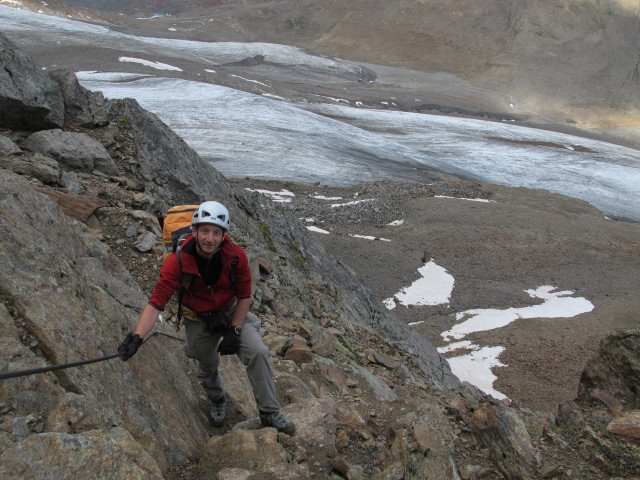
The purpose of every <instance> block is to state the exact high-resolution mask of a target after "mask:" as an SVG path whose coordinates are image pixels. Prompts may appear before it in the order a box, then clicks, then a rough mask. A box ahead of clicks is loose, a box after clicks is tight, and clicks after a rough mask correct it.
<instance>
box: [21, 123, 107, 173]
mask: <svg viewBox="0 0 640 480" xmlns="http://www.w3.org/2000/svg"><path fill="white" fill-rule="evenodd" d="M24 146H25V148H28V149H29V150H31V151H33V152H37V153H41V154H42V155H46V156H48V157H51V158H54V159H56V160H57V161H58V162H59V163H60V164H61V165H62V166H64V167H67V168H70V169H72V170H80V171H84V172H91V171H93V170H94V169H95V170H98V171H99V172H102V173H105V174H107V175H117V173H118V168H117V167H116V164H115V162H114V161H113V159H112V158H111V155H109V152H108V151H107V149H106V148H105V147H104V146H102V144H101V143H100V142H98V141H97V140H94V139H93V138H91V137H90V136H89V135H87V134H86V133H75V132H65V131H63V130H60V129H54V130H44V131H41V132H36V133H33V134H31V135H29V137H28V138H27V140H26V141H25V144H24Z"/></svg>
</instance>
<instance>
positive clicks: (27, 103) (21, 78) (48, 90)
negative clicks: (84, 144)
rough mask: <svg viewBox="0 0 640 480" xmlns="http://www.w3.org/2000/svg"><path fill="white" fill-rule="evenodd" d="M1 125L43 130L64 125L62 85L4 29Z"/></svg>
mask: <svg viewBox="0 0 640 480" xmlns="http://www.w3.org/2000/svg"><path fill="white" fill-rule="evenodd" d="M0 64H1V65H2V66H3V68H0V128H12V129H16V130H31V131H36V130H42V129H46V128H55V127H62V126H63V125H64V100H63V98H62V92H61V91H60V86H59V85H58V83H57V82H55V81H54V80H53V79H52V78H51V77H50V76H49V75H48V74H47V73H46V72H44V71H42V70H41V69H40V68H38V67H37V66H36V64H35V63H34V62H33V60H31V58H29V57H27V56H26V55H24V54H23V53H21V52H20V51H19V50H17V49H16V48H15V46H14V45H13V43H12V42H11V41H10V40H9V39H8V38H7V37H6V36H5V35H4V34H2V33H0Z"/></svg>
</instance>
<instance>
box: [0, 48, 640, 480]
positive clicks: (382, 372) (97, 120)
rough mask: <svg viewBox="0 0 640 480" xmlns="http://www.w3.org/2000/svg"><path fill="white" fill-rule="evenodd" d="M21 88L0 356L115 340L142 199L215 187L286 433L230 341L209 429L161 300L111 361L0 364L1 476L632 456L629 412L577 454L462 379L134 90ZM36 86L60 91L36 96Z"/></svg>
mask: <svg viewBox="0 0 640 480" xmlns="http://www.w3.org/2000/svg"><path fill="white" fill-rule="evenodd" d="M0 47H1V48H2V52H3V59H5V58H6V59H7V60H6V62H7V64H6V65H5V69H4V71H7V65H10V66H11V68H13V69H14V71H15V70H16V68H17V67H16V65H17V63H16V62H15V60H14V59H15V58H22V57H21V56H20V54H19V53H17V52H15V50H14V48H13V46H12V45H11V44H10V43H8V42H7V41H6V39H4V37H0ZM18 64H19V65H20V68H21V70H20V71H19V72H18V71H15V72H14V75H13V78H21V79H24V81H25V82H26V83H30V84H31V87H30V88H37V87H36V86H37V85H40V84H39V80H41V79H42V75H41V72H40V71H39V70H38V69H37V68H36V67H35V65H33V64H32V63H30V62H29V61H28V59H25V58H22V60H21V61H20V62H19V63H18ZM53 79H55V80H53ZM51 82H53V83H51ZM54 85H57V87H54ZM40 89H41V90H38V91H37V92H35V90H34V91H30V93H27V92H26V91H25V90H24V89H22V90H21V89H18V88H16V87H15V85H13V84H7V85H5V84H2V85H0V104H3V103H2V102H5V104H7V105H8V104H10V103H11V102H13V103H11V105H13V107H12V108H15V109H16V111H17V110H20V111H25V112H27V113H28V115H26V114H25V115H22V114H17V115H15V116H10V117H7V118H5V119H4V121H5V123H4V124H3V125H2V128H3V130H2V131H0V166H1V167H2V168H1V169H0V211H2V215H0V231H2V232H3V240H2V243H0V295H1V296H2V304H0V352H2V355H1V357H0V372H16V371H21V370H26V369H31V368H37V367H43V366H47V365H59V364H65V363H71V362H77V361H80V360H88V359H93V358H102V357H106V356H109V355H112V354H114V353H115V352H116V350H117V346H118V345H119V343H120V341H121V340H122V338H123V337H124V335H125V334H126V333H127V332H128V331H129V330H130V328H131V327H132V325H133V324H134V323H135V321H136V320H137V316H138V314H139V311H140V309H141V308H142V307H143V306H144V305H145V303H146V300H147V294H148V292H149V291H150V289H151V287H152V285H153V284H154V282H155V279H156V275H157V269H158V267H159V265H160V263H161V259H162V248H161V239H160V228H159V224H158V220H157V218H156V215H157V214H158V213H161V212H163V211H164V210H165V209H166V208H167V206H169V205H173V204H187V203H190V204H192V203H199V202H201V201H203V200H205V199H206V200H211V199H215V200H218V201H221V202H223V203H225V204H227V205H229V206H230V209H231V212H232V218H233V225H232V233H233V236H234V238H235V239H236V240H237V241H238V243H240V244H241V245H242V246H243V247H244V248H246V250H247V251H248V253H249V254H250V256H251V257H252V258H253V259H254V261H253V264H254V267H255V268H254V272H255V275H254V277H255V294H254V299H253V305H252V308H253V310H254V311H255V312H256V313H257V314H258V315H259V316H260V318H261V320H262V322H263V328H264V331H265V343H266V344H267V345H268V346H269V349H270V352H271V356H272V360H273V364H274V372H275V377H276V386H277V389H278V396H279V398H280V400H281V403H282V404H283V408H284V410H285V412H286V413H287V414H288V415H289V416H291V418H292V419H293V420H294V422H295V423H296V426H297V433H296V435H295V436H294V437H289V436H287V435H279V434H277V433H276V432H275V431H274V430H273V429H264V428H261V425H260V423H259V420H258V417H257V412H256V409H255V404H254V402H253V399H252V398H250V397H251V395H247V392H248V391H249V390H250V387H249V384H248V380H247V378H246V375H245V374H244V372H243V367H242V365H241V364H240V362H239V361H238V360H237V359H236V358H225V359H224V361H223V366H222V369H221V374H222V376H223V380H224V381H225V385H226V388H227V391H228V394H229V397H230V404H229V410H230V412H229V417H230V419H229V422H230V423H231V424H233V425H234V426H233V430H231V429H230V428H229V427H228V426H225V427H223V428H220V429H216V428H213V427H211V426H210V425H209V423H208V421H207V417H206V415H207V411H208V404H207V401H206V399H205V398H204V397H203V392H202V390H201V388H200V386H199V385H197V382H196V381H194V375H193V365H191V364H190V363H189V362H188V361H187V360H186V358H185V356H184V353H183V351H182V342H181V335H183V333H182V331H181V330H180V331H176V329H175V328H174V325H175V323H174V322H173V320H174V318H173V312H174V311H173V309H172V308H169V309H168V310H167V311H166V312H165V320H167V321H166V322H161V323H159V324H158V325H157V327H156V331H155V332H157V333H154V335H152V336H150V337H149V338H148V341H147V342H145V344H144V345H143V346H142V347H141V349H140V352H139V353H138V354H137V355H136V356H135V357H133V358H132V359H130V360H129V361H128V362H126V363H124V362H122V361H120V360H119V359H118V358H114V359H111V360H105V361H100V362H96V363H92V364H90V365H85V366H82V367H74V368H67V369H62V370H56V371H54V372H48V373H40V374H37V375H19V376H16V377H15V378H6V379H2V380H0V445H1V447H2V448H1V449H0V450H1V453H0V476H2V477H3V478H36V479H38V478H42V479H44V478H61V479H62V478H79V477H82V478H87V479H92V478H95V479H98V478H105V477H110V478H127V479H128V478H145V479H146V478H163V477H164V478H185V476H190V475H193V476H198V477H201V478H204V477H207V478H220V479H222V478H229V479H230V478H300V479H303V478H318V479H320V478H328V477H330V476H332V475H336V474H339V475H341V476H342V477H344V478H349V479H358V478H371V479H377V480H382V479H385V478H398V479H400V478H416V479H418V478H440V479H458V478H465V479H471V478H481V477H490V478H540V477H541V476H543V474H546V473H549V472H555V471H559V470H562V469H564V470H565V471H569V472H570V471H571V469H572V468H574V469H576V470H575V472H577V471H578V470H577V468H578V466H579V465H583V464H585V463H586V464H587V465H588V466H589V469H588V472H587V473H586V474H585V475H583V476H581V477H580V478H587V479H596V478H603V476H606V475H607V474H609V473H610V472H620V471H622V470H623V468H625V469H626V472H627V473H629V472H631V471H633V472H634V473H640V471H639V470H638V468H637V466H638V456H637V452H635V451H634V450H633V447H632V444H631V443H629V442H628V441H627V440H626V439H627V437H628V435H627V432H628V431H629V429H630V427H629V424H630V423H631V424H632V422H633V421H634V418H635V417H628V418H627V422H626V423H622V424H621V423H618V424H614V425H612V426H611V428H610V432H612V434H613V435H615V436H617V437H616V438H618V439H619V440H618V441H619V442H620V445H624V446H627V450H625V452H624V456H623V457H621V458H622V460H620V461H617V460H615V456H614V455H611V456H609V457H607V458H610V460H609V461H608V463H603V462H600V461H594V462H593V464H592V463H591V457H590V456H589V452H588V451H580V450H578V449H577V448H574V447H573V446H570V445H571V444H570V442H571V439H567V440H564V439H563V438H562V437H560V435H559V434H556V433H555V432H552V430H551V429H550V428H549V427H550V426H551V425H552V423H551V420H550V419H549V418H547V417H545V416H540V415H536V414H533V413H531V412H529V413H528V414H525V413H523V412H522V411H520V410H517V409H514V408H511V407H509V406H507V405H505V404H503V403H501V402H496V401H495V400H492V399H491V398H488V397H486V396H484V395H483V394H481V393H480V392H478V391H476V390H475V389H473V388H472V387H471V386H468V385H466V386H465V385H461V384H460V382H459V381H458V379H457V378H455V377H454V376H453V375H452V374H451V371H450V369H449V367H448V364H447V362H446V361H445V360H444V359H443V358H442V357H441V356H440V355H439V354H438V353H437V351H436V350H435V348H434V347H433V346H432V345H430V344H429V343H428V342H426V341H425V340H424V339H423V338H422V337H420V336H419V335H417V334H416V333H414V332H412V331H410V330H409V329H408V328H407V327H406V326H405V325H404V324H402V323H401V322H399V321H398V320H397V319H396V318H395V317H393V316H391V314H390V313H389V312H388V311H387V310H386V309H385V308H384V307H383V306H382V305H380V304H378V303H377V302H375V301H374V300H373V299H372V295H371V293H370V292H369V291H368V290H367V288H365V286H364V285H363V284H362V282H361V281H360V280H359V279H358V278H357V277H356V275H355V274H354V272H353V271H352V270H351V269H350V268H349V267H348V266H346V265H345V264H343V263H341V262H339V261H338V260H336V259H335V258H331V257H329V256H328V255H327V254H326V252H325V250H324V248H323V247H322V245H321V244H319V243H317V242H315V241H314V240H313V239H312V238H311V237H310V236H309V234H308V232H307V230H306V228H305V227H304V226H303V225H302V224H301V222H300V221H299V220H297V219H296V218H294V217H292V216H291V215H290V214H289V213H288V212H286V211H285V210H284V209H283V208H282V207H281V206H278V205H276V204H273V203H271V202H270V201H269V200H268V199H266V198H265V197H263V196H261V195H259V194H257V193H255V194H249V193H246V192H243V191H239V190H235V189H233V188H232V187H231V185H230V184H229V182H227V180H226V179H225V178H224V177H223V176H221V175H220V174H219V173H218V172H217V171H216V170H215V169H213V168H212V167H211V166H209V165H208V164H207V163H205V162H204V161H203V160H202V159H200V158H199V157H198V155H197V154H196V153H195V152H194V151H193V150H191V149H190V148H189V147H188V146H187V145H186V144H185V143H184V142H183V141H182V140H181V139H180V138H178V137H177V136H176V135H175V134H174V133H173V132H172V131H171V130H169V129H168V128H167V127H166V125H164V124H163V123H162V122H161V121H160V120H159V119H158V118H157V117H156V116H155V115H152V114H150V113H149V112H146V111H144V110H143V109H142V108H140V106H139V105H138V104H137V103H136V102H135V101H131V100H123V101H104V99H101V97H100V96H99V95H96V94H92V93H91V92H87V91H86V90H84V89H82V88H80V87H79V86H78V85H77V84H76V83H74V79H73V77H72V76H70V75H69V74H65V73H63V72H56V74H54V75H53V76H52V77H46V79H43V80H42V85H41V86H40ZM16 92H18V93H16ZM20 92H22V93H20ZM34 92H35V93H37V94H34ZM44 92H48V94H47V95H45V94H44ZM21 95H22V96H21ZM48 95H50V96H51V97H50V98H49V97H48ZM51 98H58V99H64V101H63V102H62V103H60V102H58V108H57V109H53V108H51V107H50V105H51V104H52V101H51ZM34 99H35V100H34ZM17 106H19V108H18V107H17ZM27 117H28V118H29V120H28V121H27V120H26V118H27ZM51 118H57V119H59V120H60V121H59V122H58V123H55V122H53V124H52V121H51V120H50V119H51ZM11 119H13V120H14V123H11ZM62 119H64V121H63V120H62ZM26 124H29V125H30V128H29V129H26V128H25V125H26ZM25 130H26V131H25ZM34 132H35V133H34ZM72 133H73V134H74V135H71V134H72ZM34 135H36V137H35V139H37V142H36V141H35V140H34ZM61 138H62V139H67V141H66V142H64V143H73V146H74V151H75V153H74V158H76V159H81V158H94V157H93V155H95V154H96V152H98V153H99V157H100V159H101V160H100V161H99V162H98V163H97V164H96V162H95V160H94V163H93V165H90V164H89V165H85V164H83V163H81V162H78V161H69V160H68V158H67V157H65V156H64V155H62V154H60V150H63V146H64V144H61V142H60V139H61ZM98 144H99V145H100V146H101V147H102V148H100V147H98ZM34 150H37V152H35V151H34ZM91 152H94V153H93V154H92V153H91ZM105 152H106V155H105ZM154 236H155V242H154V241H153V240H154ZM142 245H144V247H143V248H142V247H141V246H142ZM169 337H173V338H169ZM635 341H637V339H636V340H633V339H630V342H631V343H632V344H634V342H635ZM628 350H629V351H630V352H633V355H637V349H636V350H633V349H628ZM637 361H638V360H637V358H636V360H635V362H636V363H637ZM614 365H615V362H612V369H613V370H615V368H616V367H615V366H614ZM597 376H598V375H594V377H597ZM629 385H631V384H629ZM629 388H631V387H629ZM624 392H626V390H624ZM624 392H623V391H622V390H620V391H616V392H614V393H615V394H619V395H622V396H624V395H626V394H627V393H628V392H627V393H624ZM625 399H626V397H625ZM627 401H629V400H627ZM571 411H573V412H575V415H582V416H583V417H585V416H587V417H588V416H589V415H590V413H589V410H588V409H587V407H586V406H585V407H582V406H576V407H575V408H574V409H573V410H571ZM566 418H567V421H569V420H570V419H571V418H572V417H571V416H570V415H566ZM540 425H543V426H544V428H545V429H546V430H545V432H546V437H545V441H541V437H540V436H541V435H542V433H540V432H542V431H543V428H542V427H540ZM631 428H632V427H631ZM534 432H537V433H534ZM589 434H590V435H592V436H595V437H596V438H598V436H599V433H598V431H593V432H591V431H589ZM210 437H211V438H210ZM547 439H551V440H549V441H547ZM576 444H577V445H580V444H581V442H580V441H579V439H578V440H577V441H576ZM565 446H566V448H565ZM608 448H609V451H611V452H616V451H619V450H615V449H614V448H613V447H608ZM200 459H201V460H200ZM557 459H560V460H557ZM198 460H200V462H199V463H197V461H198ZM632 460H635V467H634V466H633V464H632V463H631V461H632ZM554 461H555V462H556V463H557V462H562V464H561V466H560V467H558V466H557V465H556V464H554V463H553V462H554ZM336 472H337V473H336ZM546 476H547V477H549V475H546ZM574 478H576V477H575V476H574Z"/></svg>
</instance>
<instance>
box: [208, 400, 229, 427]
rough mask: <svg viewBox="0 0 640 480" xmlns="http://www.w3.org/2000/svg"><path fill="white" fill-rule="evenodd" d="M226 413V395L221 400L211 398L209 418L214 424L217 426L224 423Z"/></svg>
mask: <svg viewBox="0 0 640 480" xmlns="http://www.w3.org/2000/svg"><path fill="white" fill-rule="evenodd" d="M226 413H227V396H226V395H225V396H224V397H222V399H221V400H217V401H216V400H211V420H212V423H213V425H214V426H216V427H219V426H221V425H222V424H223V423H224V417H225V415H226Z"/></svg>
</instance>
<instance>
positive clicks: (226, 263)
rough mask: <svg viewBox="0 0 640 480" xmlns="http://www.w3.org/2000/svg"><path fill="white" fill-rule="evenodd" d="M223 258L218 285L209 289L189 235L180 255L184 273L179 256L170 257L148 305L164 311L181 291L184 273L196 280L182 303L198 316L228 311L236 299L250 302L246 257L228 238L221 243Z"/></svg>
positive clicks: (249, 283) (249, 274) (249, 276)
mask: <svg viewBox="0 0 640 480" xmlns="http://www.w3.org/2000/svg"><path fill="white" fill-rule="evenodd" d="M220 254H221V257H220V263H221V265H222V269H221V271H220V276H219V278H218V281H217V282H216V283H215V285H211V286H207V285H205V283H204V281H203V280H202V278H201V277H200V273H199V272H198V264H197V263H196V259H195V256H194V255H195V239H194V238H193V235H189V236H188V237H187V238H186V239H185V241H184V243H183V244H182V251H181V252H180V259H181V260H182V270H181V269H180V264H179V263H178V257H177V255H171V256H170V257H169V258H168V259H167V261H166V262H165V263H164V265H163V266H162V268H161V269H160V279H159V280H158V282H157V283H156V286H155V288H154V289H153V294H152V295H151V299H150V300H149V303H150V304H151V305H153V306H154V307H156V308H158V309H160V310H162V309H163V308H164V306H165V305H166V304H167V302H168V301H169V300H170V299H171V297H172V295H173V294H174V293H175V291H176V290H177V289H178V288H179V287H180V281H181V280H182V273H183V272H184V273H190V274H193V279H192V281H191V284H190V285H189V288H188V289H187V291H186V292H185V294H184V297H183V299H182V302H183V304H184V305H185V306H187V307H188V308H190V309H191V310H193V311H194V312H196V313H210V312H215V311H218V310H222V309H223V308H225V307H227V306H228V305H229V304H231V302H233V300H234V298H249V297H250V296H251V270H250V269H249V260H248V259H247V254H246V253H245V251H244V250H243V249H242V248H241V247H240V246H238V245H237V244H235V243H233V242H232V241H231V239H230V238H229V236H228V235H225V236H224V239H223V240H222V244H221V245H220ZM234 262H235V264H236V265H235V267H234V266H233V263H234ZM232 270H235V281H233V280H232Z"/></svg>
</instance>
